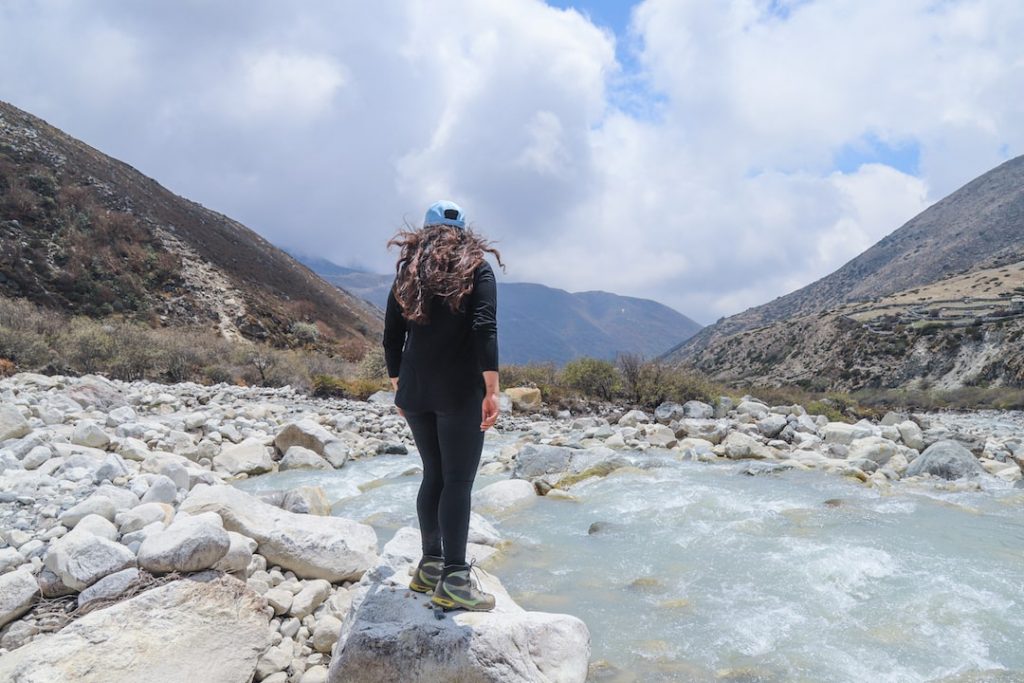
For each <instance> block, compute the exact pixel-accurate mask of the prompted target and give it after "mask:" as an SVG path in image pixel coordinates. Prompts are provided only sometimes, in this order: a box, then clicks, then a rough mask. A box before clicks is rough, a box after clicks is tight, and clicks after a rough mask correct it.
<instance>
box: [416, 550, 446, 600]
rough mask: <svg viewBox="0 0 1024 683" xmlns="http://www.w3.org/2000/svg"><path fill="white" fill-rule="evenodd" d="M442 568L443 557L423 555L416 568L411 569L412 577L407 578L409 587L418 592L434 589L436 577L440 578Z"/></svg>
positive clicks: (427, 591)
mask: <svg viewBox="0 0 1024 683" xmlns="http://www.w3.org/2000/svg"><path fill="white" fill-rule="evenodd" d="M443 568H444V558H443V557H440V556H439V555H424V556H423V558H422V559H421V560H420V563H419V564H418V565H416V568H415V569H413V570H412V571H411V574H412V578H411V579H409V589H410V590H414V591H416V592H418V593H429V592H430V591H432V590H434V586H436V585H437V581H438V579H440V578H441V570H442V569H443Z"/></svg>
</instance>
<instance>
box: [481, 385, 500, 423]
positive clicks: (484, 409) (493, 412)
mask: <svg viewBox="0 0 1024 683" xmlns="http://www.w3.org/2000/svg"><path fill="white" fill-rule="evenodd" d="M498 410H499V408H498V395H497V394H487V395H486V396H484V401H483V404H482V405H481V407H480V413H481V417H482V419H481V421H480V431H481V432H486V431H487V430H488V429H490V428H491V427H493V426H494V423H495V422H497V421H498Z"/></svg>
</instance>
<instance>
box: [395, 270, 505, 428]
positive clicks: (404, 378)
mask: <svg viewBox="0 0 1024 683" xmlns="http://www.w3.org/2000/svg"><path fill="white" fill-rule="evenodd" d="M429 307H430V308H429V310H430V322H429V323H427V324H426V325H420V324H418V323H415V322H412V321H409V320H406V319H405V318H404V317H403V316H402V309H401V307H399V305H398V301H397V299H395V288H394V284H392V287H391V291H390V292H389V293H388V303H387V309H386V310H385V313H384V338H383V344H384V362H385V365H386V366H387V370H388V376H389V377H397V378H398V391H397V392H396V394H395V405H397V406H398V407H399V408H402V409H403V410H411V411H412V410H448V409H452V408H454V407H456V406H458V405H460V404H461V403H462V402H464V401H467V400H470V399H475V400H480V399H482V398H483V395H484V393H485V388H486V387H485V384H484V380H483V375H482V373H483V371H485V370H497V369H498V323H497V311H498V307H497V286H496V283H495V279H494V270H493V269H492V268H491V264H490V263H488V262H487V261H483V262H482V263H481V264H480V265H479V266H477V268H476V270H475V271H473V291H472V293H470V294H469V296H467V297H466V299H465V301H464V302H463V310H461V311H459V312H456V313H453V312H452V310H451V309H450V308H449V307H448V305H447V304H446V303H445V302H444V301H443V300H442V299H441V297H439V296H436V295H435V296H433V297H431V300H430V303H429Z"/></svg>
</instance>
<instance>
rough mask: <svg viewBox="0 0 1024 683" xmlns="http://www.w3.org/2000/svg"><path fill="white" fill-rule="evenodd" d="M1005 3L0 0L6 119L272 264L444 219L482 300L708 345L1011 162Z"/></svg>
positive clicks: (1023, 102)
mask: <svg viewBox="0 0 1024 683" xmlns="http://www.w3.org/2000/svg"><path fill="white" fill-rule="evenodd" d="M1022 35H1024V2H1020V0H900V2H892V0H715V1H714V2H708V1H707V0H644V1H643V2H637V3H634V4H630V3H628V2H624V1H623V2H614V1H611V0H580V1H578V2H577V1H575V0H557V1H556V0H551V2H549V3H545V2H542V0H429V1H428V0H389V1H388V2H374V3H367V2H356V1H355V0H306V1H305V2H302V3H282V2H277V1H275V0H236V1H222V2H206V1H204V0H180V1H178V2H173V3H168V2H161V3H155V2H152V3H151V2H146V3H142V2H123V1H121V0H74V1H72V0H39V1H38V2H14V1H11V2H0V99H3V100H6V101H8V102H11V103H13V104H15V105H16V106H19V107H21V108H23V109H25V110H27V111H29V112H31V113H33V114H36V115H37V116H40V117H42V118H44V119H46V120H47V121H49V122H50V123H51V124H53V125H56V126H57V127H59V128H61V129H63V130H65V131H66V132H68V133H70V134H71V135H74V136H76V137H78V138H80V139H82V140H84V141H86V142H87V143H89V144H91V145H93V146H95V147H97V148H99V149H100V150H102V151H104V152H106V153H107V154H110V155H111V156H114V157H116V158H119V159H121V160H123V161H125V162H127V163H129V164H131V165H133V166H135V167H136V168H138V169H139V170H141V171H142V172H143V173H145V174H147V175H149V176H151V177H153V178H155V179H157V180H158V181H160V182H161V183H162V184H164V185H165V186H167V187H168V188H170V189H171V190H173V191H175V192H177V193H179V194H182V195H184V196H186V197H188V198H190V199H192V200H194V201H198V202H200V203H201V204H203V205H205V206H207V207H209V208H212V209H215V210H217V211H220V212H223V213H225V214H227V215H229V216H231V217H233V218H236V219H238V220H240V221H241V222H243V223H245V224H246V225H247V226H249V227H250V228H252V229H253V230H255V231H256V232H258V233H260V234H261V235H263V236H264V237H266V238H267V239H269V240H270V241H272V242H274V243H275V244H277V245H278V246H281V247H284V248H287V249H289V250H292V251H294V252H299V253H305V254H310V255H315V256H320V257H324V258H328V259H330V260H332V261H335V262H336V263H339V264H342V265H348V266H354V267H360V268H363V269H366V270H371V271H376V272H382V273H384V272H391V271H392V270H393V268H394V262H395V258H396V253H395V252H394V251H393V250H392V251H388V250H387V248H386V246H385V245H386V242H387V240H388V239H389V238H390V237H392V236H393V235H394V234H395V232H396V231H397V230H398V229H399V228H400V227H402V225H403V223H407V224H408V225H411V226H413V227H418V226H419V225H420V222H421V221H422V215H423V212H424V211H425V209H426V207H427V206H428V205H429V204H430V203H431V202H432V201H434V200H436V199H441V198H445V199H451V200H454V201H456V202H458V203H460V204H461V205H462V206H463V208H464V209H465V212H466V215H467V217H468V218H469V221H470V224H471V226H472V227H473V228H474V229H475V230H477V231H478V232H480V233H481V234H483V235H485V236H486V237H488V238H490V239H492V240H494V241H495V246H496V247H497V248H498V249H499V250H500V251H501V254H502V260H503V261H505V262H506V264H507V270H506V271H505V272H501V271H500V270H499V271H498V277H499V279H505V280H507V281H525V282H540V283H543V284H546V285H549V286H553V287H560V288H563V289H567V290H570V291H582V290H590V289H602V290H606V291H612V292H616V293H618V294H624V295H630V296H638V297H645V298H651V299H655V300H657V301H660V302H662V303H665V304H668V305H670V306H672V307H673V308H675V309H677V310H679V311H681V312H683V313H685V314H687V315H689V316H690V317H692V318H694V319H695V320H697V321H698V322H701V323H704V324H707V323H710V322H713V321H714V320H716V319H718V318H719V317H721V316H726V315H730V314H733V313H737V312H740V311H742V310H744V309H746V308H748V307H750V306H754V305H757V304H760V303H764V302H766V301H769V300H772V299H774V298H775V297H777V296H781V295H783V294H786V293H788V292H790V291H793V290H795V289H798V288H799V287H802V286H804V285H806V284H808V283H810V282H812V281H814V280H816V279H817V278H819V277H822V276H824V275H827V274H828V273H830V272H831V271H833V270H835V269H836V268H838V267H839V266H841V265H842V264H843V263H845V262H846V261H848V260H849V259H851V258H853V257H854V256H856V255H857V254H859V253H860V252H861V251H863V250H864V249H866V248H867V247H869V246H871V245H872V244H873V243H875V242H876V241H878V240H879V239H881V238H882V237H884V236H885V235H886V234H888V233H890V232H892V231H893V230H894V229H896V228H898V227H899V226H900V225H901V224H902V223H904V222H905V221H906V220H908V219H910V218H911V217H913V216H914V215H915V214H917V213H919V212H920V211H921V210H923V209H924V208H926V207H927V206H929V205H930V204H932V203H933V202H935V201H937V200H938V199H941V198H942V197H943V196H945V195H947V194H949V193H950V192H952V191H953V190H955V189H957V188H958V187H959V186H961V185H963V184H964V183H966V182H968V181H969V180H971V179H972V178H974V177H976V176H977V175H979V174H981V173H984V172H985V171H987V170H989V169H990V168H992V167H994V166H996V165H998V164H999V163H1001V162H1003V161H1005V160H1007V159H1009V158H1012V157H1014V156H1017V155H1020V154H1022V153H1024V41H1022V40H1020V36H1022Z"/></svg>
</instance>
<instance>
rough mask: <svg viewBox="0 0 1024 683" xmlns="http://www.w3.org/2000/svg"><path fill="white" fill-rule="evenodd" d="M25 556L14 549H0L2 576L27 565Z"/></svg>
mask: <svg viewBox="0 0 1024 683" xmlns="http://www.w3.org/2000/svg"><path fill="white" fill-rule="evenodd" d="M25 562H27V560H26V559H25V556H24V555H22V554H21V553H19V552H18V551H17V550H15V549H14V548H0V574H5V573H7V572H9V571H11V570H12V569H16V568H17V567H20V566H21V565H23V564H25Z"/></svg>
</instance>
